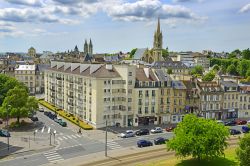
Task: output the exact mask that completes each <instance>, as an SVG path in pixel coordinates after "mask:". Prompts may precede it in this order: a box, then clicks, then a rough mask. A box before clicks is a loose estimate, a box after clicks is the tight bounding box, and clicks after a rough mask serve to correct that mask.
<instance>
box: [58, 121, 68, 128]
mask: <svg viewBox="0 0 250 166" xmlns="http://www.w3.org/2000/svg"><path fill="white" fill-rule="evenodd" d="M59 124H60V125H61V126H62V127H67V123H66V122H64V121H60V122H59Z"/></svg>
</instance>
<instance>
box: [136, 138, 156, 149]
mask: <svg viewBox="0 0 250 166" xmlns="http://www.w3.org/2000/svg"><path fill="white" fill-rule="evenodd" d="M137 146H138V147H140V148H141V147H145V146H153V143H152V142H151V141H148V140H144V139H143V140H139V141H137Z"/></svg>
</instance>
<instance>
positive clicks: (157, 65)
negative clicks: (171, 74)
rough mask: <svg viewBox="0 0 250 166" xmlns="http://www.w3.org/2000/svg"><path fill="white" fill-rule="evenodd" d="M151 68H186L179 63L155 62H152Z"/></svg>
mask: <svg viewBox="0 0 250 166" xmlns="http://www.w3.org/2000/svg"><path fill="white" fill-rule="evenodd" d="M151 66H152V67H154V68H161V67H166V68H173V69H179V68H188V67H187V66H186V65H185V64H184V63H182V62H180V61H157V62H153V63H152V65H151Z"/></svg>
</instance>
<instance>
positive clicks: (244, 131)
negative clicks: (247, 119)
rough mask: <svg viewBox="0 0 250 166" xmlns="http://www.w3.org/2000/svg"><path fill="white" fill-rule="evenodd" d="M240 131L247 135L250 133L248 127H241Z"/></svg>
mask: <svg viewBox="0 0 250 166" xmlns="http://www.w3.org/2000/svg"><path fill="white" fill-rule="evenodd" d="M241 131H242V133H248V132H249V131H250V128H249V127H248V126H242V128H241Z"/></svg>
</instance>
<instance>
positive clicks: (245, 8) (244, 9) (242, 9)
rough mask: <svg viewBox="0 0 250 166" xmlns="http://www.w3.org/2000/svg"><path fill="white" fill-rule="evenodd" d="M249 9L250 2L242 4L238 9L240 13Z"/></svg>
mask: <svg viewBox="0 0 250 166" xmlns="http://www.w3.org/2000/svg"><path fill="white" fill-rule="evenodd" d="M249 11H250V3H248V4H246V5H245V6H243V7H242V8H241V9H240V11H239V12H240V13H246V12H249Z"/></svg>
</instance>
